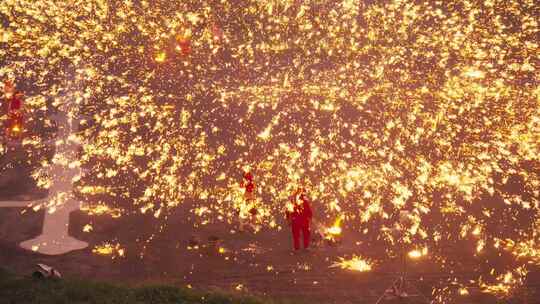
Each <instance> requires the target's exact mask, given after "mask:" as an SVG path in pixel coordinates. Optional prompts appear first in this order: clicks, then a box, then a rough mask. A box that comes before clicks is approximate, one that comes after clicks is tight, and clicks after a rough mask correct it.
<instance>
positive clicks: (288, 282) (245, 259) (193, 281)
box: [0, 206, 540, 304]
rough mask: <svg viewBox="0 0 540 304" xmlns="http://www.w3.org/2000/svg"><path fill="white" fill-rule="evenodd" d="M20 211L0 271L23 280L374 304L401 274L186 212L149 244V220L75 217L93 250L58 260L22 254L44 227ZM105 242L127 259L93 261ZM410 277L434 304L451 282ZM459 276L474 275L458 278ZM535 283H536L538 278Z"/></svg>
mask: <svg viewBox="0 0 540 304" xmlns="http://www.w3.org/2000/svg"><path fill="white" fill-rule="evenodd" d="M21 211H22V209H20V208H0V264H1V265H3V266H5V267H7V268H8V269H10V270H12V271H15V272H16V273H19V274H29V273H31V271H32V269H33V265H35V264H36V263H38V262H42V263H45V264H48V265H52V266H54V267H56V268H57V269H59V270H60V271H61V272H62V273H63V274H64V275H66V276H69V277H83V278H90V279H95V280H104V281H111V282H115V283H125V284H134V285H140V284H153V283H167V284H173V285H176V286H191V287H193V288H196V289H201V290H212V289H218V290H226V291H232V292H238V293H252V294H258V295H265V296H270V297H273V298H292V299H297V300H298V302H299V303H303V302H307V303H312V301H318V302H320V303H336V304H337V303H340V304H346V303H351V304H352V303H375V302H376V300H377V299H378V297H379V296H380V295H381V294H383V293H384V290H385V289H386V287H387V286H389V285H390V284H391V283H392V281H393V280H394V278H395V277H396V276H397V275H398V273H399V271H400V269H401V264H400V263H399V261H398V260H396V259H389V260H384V261H382V262H380V264H377V265H375V267H374V269H373V270H372V271H370V272H365V273H360V272H354V271H349V270H342V269H339V268H332V267H330V266H331V265H332V264H333V263H334V262H336V261H337V258H338V257H341V256H350V255H351V254H361V255H362V256H372V257H377V256H383V251H384V250H383V249H382V248H381V250H382V251H381V252H365V251H364V250H363V249H362V246H361V245H357V244H356V243H354V242H352V241H350V240H348V239H346V238H345V239H344V242H343V244H342V245H341V246H340V247H330V246H325V247H321V248H314V249H312V250H311V251H309V252H301V253H298V254H291V242H292V241H291V237H290V233H289V231H288V230H282V231H279V232H277V231H264V230H263V231H261V232H259V233H257V234H253V233H249V232H245V233H230V230H231V229H232V228H234V227H231V226H228V225H226V224H212V225H207V226H203V227H199V228H193V223H191V222H190V221H189V216H188V214H189V213H187V212H188V206H185V207H184V208H180V209H179V210H177V213H176V214H173V215H172V216H171V217H170V221H169V224H168V225H167V226H166V227H165V228H164V229H163V231H162V232H161V233H159V234H157V235H156V236H155V237H154V238H153V239H152V240H151V241H149V242H147V239H148V238H149V237H150V236H151V235H152V234H153V232H155V230H156V229H159V226H158V225H156V224H157V223H156V222H154V221H153V219H152V217H148V218H144V217H133V218H127V217H126V218H120V219H112V218H110V217H108V216H88V215H87V214H84V213H83V212H75V213H73V214H72V217H71V224H70V234H71V235H73V236H75V237H76V238H78V239H80V240H83V241H86V242H89V243H90V246H89V248H87V249H85V250H80V251H76V252H71V253H68V254H65V255H61V256H45V255H41V254H36V253H33V252H28V251H25V250H23V249H21V248H19V247H18V246H17V244H18V243H20V242H21V241H24V240H27V239H30V238H33V237H35V236H37V235H38V234H39V233H40V229H41V228H40V226H41V225H42V221H43V212H42V211H40V212H33V211H31V210H29V211H27V212H25V213H24V214H21ZM88 223H92V225H93V227H94V229H95V230H94V231H92V232H90V233H85V232H83V231H82V230H83V229H82V228H83V226H84V225H86V224H88ZM344 233H345V234H347V231H345V232H344ZM194 235H196V236H197V237H199V238H200V239H201V240H202V241H201V244H200V248H199V249H191V250H190V249H188V243H189V240H190V238H192V236H194ZM210 236H217V237H219V238H220V239H221V242H222V243H221V245H220V246H221V247H223V248H224V250H225V251H224V252H223V253H219V252H218V249H216V248H211V246H210V245H208V241H206V240H207V239H208V237H210ZM106 241H112V243H115V242H116V241H118V242H119V243H121V244H122V245H121V246H122V247H123V248H125V250H126V254H125V257H116V258H114V259H113V258H111V256H101V255H97V254H95V253H92V248H93V247H94V246H95V245H99V244H102V243H103V242H106ZM408 269H409V273H408V278H409V279H410V282H411V284H413V285H414V286H416V287H417V288H419V290H420V291H421V293H423V294H424V295H426V296H428V297H430V298H431V287H432V286H438V284H439V283H440V282H441V281H444V280H445V279H446V278H447V277H448V275H449V274H445V273H443V272H439V271H437V270H436V269H437V267H436V266H435V265H434V264H432V263H431V262H430V260H429V258H427V259H425V260H422V261H417V262H412V263H409V265H408ZM460 275H462V276H468V275H471V274H470V273H463V274H459V273H458V274H456V273H454V274H453V276H460ZM533 277H538V276H537V275H535V274H533ZM535 288H536V287H535ZM535 288H533V289H531V290H529V291H528V295H527V296H526V297H525V295H523V296H520V297H519V298H516V299H513V300H508V301H500V302H499V303H540V302H534V300H533V299H534V296H535V295H537V294H538V288H536V289H535ZM411 292H412V290H411ZM470 292H471V294H470V295H469V296H466V297H461V298H457V299H455V301H456V302H453V303H463V304H465V303H497V300H496V299H495V298H492V297H490V296H487V295H484V294H481V293H480V292H477V291H475V290H474V289H470ZM526 301H528V302H526ZM383 303H423V302H422V301H421V298H411V300H410V301H408V302H407V301H401V302H400V301H390V300H389V301H385V302H383Z"/></svg>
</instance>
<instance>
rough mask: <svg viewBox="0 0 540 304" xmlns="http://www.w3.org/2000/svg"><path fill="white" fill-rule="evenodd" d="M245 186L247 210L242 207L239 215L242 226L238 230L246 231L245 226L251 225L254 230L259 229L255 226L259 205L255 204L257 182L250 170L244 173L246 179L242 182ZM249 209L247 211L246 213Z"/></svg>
mask: <svg viewBox="0 0 540 304" xmlns="http://www.w3.org/2000/svg"><path fill="white" fill-rule="evenodd" d="M240 186H241V187H243V188H244V202H245V208H244V209H246V210H243V209H241V210H240V215H239V221H240V226H239V227H238V230H240V231H244V230H245V226H246V225H247V226H249V227H250V228H251V229H252V230H254V231H255V230H257V229H256V227H255V222H256V217H257V213H258V211H257V207H256V206H255V189H256V186H255V182H254V181H253V175H252V174H251V173H250V172H246V173H244V180H243V181H242V183H241V184H240ZM246 211H247V213H246Z"/></svg>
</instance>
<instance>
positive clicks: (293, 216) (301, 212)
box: [287, 200, 313, 226]
mask: <svg viewBox="0 0 540 304" xmlns="http://www.w3.org/2000/svg"><path fill="white" fill-rule="evenodd" d="M312 217H313V211H311V205H310V204H309V201H307V200H303V201H302V203H301V204H295V205H294V208H293V211H292V212H288V213H287V218H288V219H289V220H290V221H291V223H292V224H293V225H301V226H304V225H309V222H310V221H311V218H312Z"/></svg>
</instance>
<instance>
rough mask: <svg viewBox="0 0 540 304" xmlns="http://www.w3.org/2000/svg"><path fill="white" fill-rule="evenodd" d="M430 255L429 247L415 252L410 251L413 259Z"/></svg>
mask: <svg viewBox="0 0 540 304" xmlns="http://www.w3.org/2000/svg"><path fill="white" fill-rule="evenodd" d="M427 254H428V249H427V247H424V248H422V249H414V250H411V251H409V254H408V255H409V257H410V258H411V259H419V258H421V257H423V256H426V255H427Z"/></svg>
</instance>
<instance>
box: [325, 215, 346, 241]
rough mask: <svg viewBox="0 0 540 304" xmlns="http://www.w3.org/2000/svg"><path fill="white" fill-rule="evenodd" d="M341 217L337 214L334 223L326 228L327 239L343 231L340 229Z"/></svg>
mask: <svg viewBox="0 0 540 304" xmlns="http://www.w3.org/2000/svg"><path fill="white" fill-rule="evenodd" d="M342 219H343V217H342V216H339V217H338V218H337V219H336V221H335V222H334V225H332V227H330V228H327V229H326V238H327V239H333V238H335V237H337V236H339V235H340V234H341V232H342V231H343V230H342V229H341V221H342Z"/></svg>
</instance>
